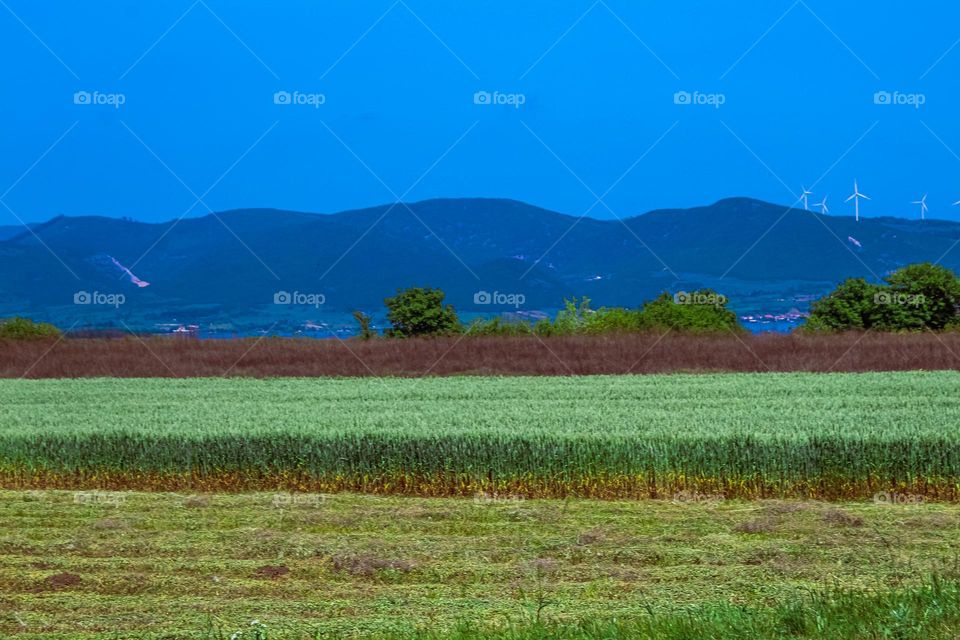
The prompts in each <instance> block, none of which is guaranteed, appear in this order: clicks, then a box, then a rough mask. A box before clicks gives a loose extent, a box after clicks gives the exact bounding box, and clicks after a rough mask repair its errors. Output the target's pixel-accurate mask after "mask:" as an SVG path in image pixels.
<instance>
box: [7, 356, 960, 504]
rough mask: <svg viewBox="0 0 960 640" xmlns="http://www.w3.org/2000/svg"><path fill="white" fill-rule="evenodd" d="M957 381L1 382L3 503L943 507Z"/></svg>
mask: <svg viewBox="0 0 960 640" xmlns="http://www.w3.org/2000/svg"><path fill="white" fill-rule="evenodd" d="M958 384H960V373H957V372H952V371H951V372H947V371H945V372H934V373H931V372H891V373H870V374H799V373H797V374H714V375H670V376H590V377H553V378H551V377H527V378H495V377H474V378H426V379H415V380H414V379H383V378H376V379H319V380H318V379H270V380H250V379H230V380H224V379H188V380H160V379H146V380H136V381H131V380H125V379H98V380H3V381H0V486H5V487H7V488H25V489H26V488H37V489H44V488H83V487H88V488H94V487H96V488H115V489H149V490H232V491H243V490H271V489H282V488H289V489H296V490H301V491H343V490H346V491H357V492H364V493H401V494H408V495H409V494H412V495H422V496H431V495H432V496H446V495H472V494H473V493H474V492H476V491H492V492H499V493H519V494H521V495H525V496H529V497H563V496H568V495H570V496H580V497H601V498H618V497H619V498H624V497H629V498H639V497H654V498H655V497H663V496H672V495H673V494H674V493H675V492H678V491H685V490H686V491H689V490H694V491H702V492H711V493H713V492H719V493H722V494H723V495H725V496H726V497H728V498H731V497H748V498H753V497H795V496H803V497H814V498H826V499H849V498H864V497H871V496H873V495H874V494H876V493H878V492H883V491H886V492H900V493H912V494H920V495H923V496H924V497H926V498H929V499H937V500H956V499H958V498H960V434H958V433H957V430H956V428H955V425H956V424H960V396H958V395H957V393H956V389H957V386H958ZM104 398H109V401H108V402H104Z"/></svg>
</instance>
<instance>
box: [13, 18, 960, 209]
mask: <svg viewBox="0 0 960 640" xmlns="http://www.w3.org/2000/svg"><path fill="white" fill-rule="evenodd" d="M958 18H960V6H958V5H957V4H956V2H950V1H948V0H931V1H927V2H918V3H906V2H902V1H900V2H894V1H890V0H887V1H883V0H881V1H876V2H866V1H862V2H852V1H850V2H842V3H838V2H828V1H825V0H803V1H801V2H794V1H793V0H738V1H736V2H733V1H731V2H713V1H707V0H703V1H697V2H692V1H686V0H675V1H673V2H634V1H630V0H603V1H600V2H594V1H593V0H569V1H564V0H560V1H558V0H532V1H525V2H521V3H518V2H508V1H506V0H504V1H499V0H498V1H483V2H471V1H467V0H464V1H463V2H449V1H445V2H440V1H432V0H431V1H427V0H403V1H400V2H396V3H395V2H394V0H369V1H364V0H343V1H337V2H329V1H322V0H309V1H306V0H303V1H293V2H284V1H281V2H252V1H243V0H240V1H237V0H234V1H230V2H227V1H224V0H200V1H198V2H194V0H167V1H165V2H133V1H128V2H121V1H116V0H98V1H97V2H72V1H66V0H52V1H49V2H34V1H31V0H2V1H0V48H2V53H3V59H4V60H5V61H6V63H5V64H4V65H2V67H0V74H2V85H3V87H4V99H3V100H2V101H0V120H2V122H3V126H2V127H0V136H2V145H0V147H2V149H3V153H2V154H0V195H2V197H0V200H2V202H3V203H5V204H6V205H7V207H9V208H10V209H12V210H13V212H15V213H16V215H14V213H11V212H10V211H9V210H8V209H7V208H6V207H4V206H2V205H0V224H13V223H16V222H17V219H18V217H19V218H21V219H23V220H26V221H35V220H42V219H46V218H48V217H50V216H52V215H56V214H68V215H79V214H102V215H109V216H132V217H134V218H138V219H142V220H152V221H157V220H164V219H171V218H176V217H179V216H181V215H183V213H184V212H185V211H187V210H188V209H190V208H191V206H193V205H194V204H195V203H196V200H197V196H201V197H202V199H203V202H204V203H205V205H204V204H196V206H194V208H193V209H192V211H191V213H190V215H201V214H204V213H206V212H207V208H206V207H207V206H209V207H210V208H212V209H213V210H216V211H219V210H224V209H231V208H239V207H276V208H284V209H297V210H305V211H318V212H333V211H338V210H342V209H348V208H356V207H363V206H368V205H373V204H379V203H383V202H388V201H393V200H394V199H395V198H396V197H399V196H403V197H404V199H407V200H419V199H425V198H432V197H461V196H488V197H507V198H516V199H520V200H524V201H527V202H531V203H534V204H537V205H540V206H544V207H547V208H551V209H555V210H559V211H563V212H567V213H571V214H576V215H579V214H582V213H584V212H585V211H587V210H590V214H591V215H596V216H597V217H610V215H611V214H610V212H609V211H608V210H607V209H606V206H609V207H610V209H612V210H613V211H614V212H616V214H617V215H618V216H621V217H624V216H629V215H634V214H637V213H642V212H644V211H647V210H650V209H655V208H663V207H688V206H696V205H700V204H706V203H710V202H713V201H715V200H718V199H720V198H724V197H728V196H752V197H756V198H761V199H765V200H770V201H774V202H781V203H789V202H792V201H793V200H795V199H796V197H797V196H798V195H799V191H800V187H801V185H803V184H806V185H807V186H810V185H811V184H813V183H817V184H816V186H814V187H813V188H812V191H813V192H814V194H813V196H812V200H811V202H814V201H819V199H820V198H821V197H822V196H823V195H825V194H828V195H829V201H828V203H829V205H830V211H831V213H834V214H848V213H851V211H852V210H851V207H850V205H845V204H843V199H844V198H845V197H846V196H847V195H848V194H849V193H850V191H851V187H852V182H853V180H854V178H857V179H858V180H859V183H860V187H861V191H863V192H864V193H866V194H867V195H869V196H871V197H872V198H873V200H872V201H871V202H868V203H864V205H863V212H864V213H865V214H867V215H871V214H873V215H880V214H883V215H901V216H916V215H918V213H917V208H916V207H915V206H911V205H910V204H909V202H910V201H911V200H915V199H917V198H919V197H920V196H921V195H922V194H923V193H929V197H928V204H929V205H930V213H929V215H930V216H932V217H952V218H954V219H960V207H953V206H951V204H952V203H953V202H954V201H957V200H960V158H958V157H957V155H958V154H960V118H957V115H956V114H957V113H958V107H960V83H958V82H957V78H958V77H960V45H957V41H958V39H960V19H958ZM954 45H957V46H956V48H952V47H954ZM82 91H86V92H89V93H90V94H91V101H93V100H95V99H97V98H96V97H94V96H95V94H94V92H99V93H100V96H99V99H100V100H106V101H110V100H114V98H111V97H110V96H109V94H121V96H122V97H121V98H119V99H121V100H123V101H124V104H122V105H120V106H119V108H115V107H114V106H112V105H110V104H75V100H74V94H76V93H77V92H82ZM278 91H287V92H289V93H290V94H291V96H293V94H294V92H300V99H301V100H304V101H307V102H309V101H311V100H314V99H313V98H311V97H310V94H322V96H323V100H324V103H323V104H322V105H319V106H318V107H315V106H314V105H311V104H275V101H274V94H275V93H276V92H278ZM478 91H488V92H490V93H491V94H492V93H493V92H495V91H498V92H500V93H501V94H522V97H521V98H519V100H520V101H522V102H523V104H521V105H519V106H513V105H510V104H503V105H498V104H475V100H474V94H475V93H476V92H478ZM678 91H686V92H689V93H690V94H691V96H693V94H694V92H699V94H700V96H699V97H700V99H701V100H704V101H708V102H710V101H712V102H717V101H723V104H722V105H720V106H719V107H718V108H716V107H715V106H713V105H711V104H699V105H698V104H675V101H674V94H675V93H676V92H678ZM878 91H887V92H889V93H890V94H891V96H894V95H898V97H899V99H900V100H903V101H906V102H917V101H922V102H923V104H922V105H919V108H917V107H916V106H913V105H911V104H900V105H898V104H876V103H875V100H874V94H875V93H876V92H878ZM895 92H899V94H895ZM706 94H721V96H720V97H710V96H707V97H705V95H706ZM915 94H919V98H917V97H916V95H915ZM304 95H306V96H307V97H304ZM80 99H81V101H82V100H83V98H82V97H81V98H80ZM504 99H506V98H504ZM318 100H319V99H316V100H314V101H318ZM951 149H952V151H951ZM954 152H956V153H954ZM44 154H45V155H44ZM631 166H632V167H633V168H632V170H630V171H629V172H628V173H626V174H625V172H626V171H627V170H628V169H629V168H630V167H631ZM624 174H625V175H624ZM781 181H782V182H781ZM11 186H12V188H9V187H11ZM611 187H612V188H611ZM608 190H609V192H608ZM191 192H192V193H191ZM791 192H792V193H791ZM596 196H603V201H604V202H605V204H606V206H605V205H604V204H598V205H595V202H596ZM591 207H593V208H592V209H591Z"/></svg>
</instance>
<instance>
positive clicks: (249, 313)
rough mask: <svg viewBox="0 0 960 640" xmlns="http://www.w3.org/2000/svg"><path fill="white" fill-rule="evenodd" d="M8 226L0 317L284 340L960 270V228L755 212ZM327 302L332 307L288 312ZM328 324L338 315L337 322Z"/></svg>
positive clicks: (387, 215) (525, 211) (76, 220)
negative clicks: (290, 332) (907, 270)
mask: <svg viewBox="0 0 960 640" xmlns="http://www.w3.org/2000/svg"><path fill="white" fill-rule="evenodd" d="M20 231H21V232H20V233H13V231H12V230H11V229H10V228H3V229H0V232H2V233H0V270H2V273H4V278H3V280H2V282H0V308H2V310H3V312H4V313H5V314H9V313H13V312H18V313H26V314H30V315H33V316H34V317H38V318H45V319H55V320H57V321H59V322H60V323H61V324H63V323H67V324H68V325H69V324H71V323H73V322H77V323H78V324H79V326H94V325H98V326H99V325H106V326H118V321H119V320H123V322H124V323H125V324H129V325H132V326H137V327H138V328H142V327H147V326H150V325H151V324H154V323H162V322H220V323H227V324H230V323H235V322H237V320H238V319H239V318H242V319H243V321H244V324H245V325H246V326H258V325H264V326H263V328H267V327H268V326H270V324H271V323H272V322H275V321H276V318H277V317H278V314H279V315H280V316H285V315H290V314H293V315H295V316H297V317H299V318H303V319H308V320H314V321H321V322H322V321H323V320H324V314H327V315H328V316H329V314H334V315H335V314H337V313H338V312H349V311H350V310H352V309H355V308H361V309H366V310H369V311H379V310H380V309H381V307H382V300H383V298H384V297H385V296H388V295H391V294H392V293H393V292H394V291H395V290H396V289H397V288H398V287H406V286H411V285H430V286H436V287H441V288H443V289H444V290H446V291H447V292H448V296H449V299H450V301H451V302H452V303H453V304H455V305H456V306H457V308H458V309H460V310H461V311H462V312H466V313H470V312H478V313H480V312H483V313H489V312H502V311H510V310H514V308H513V307H502V306H499V307H498V306H496V305H476V304H474V294H475V293H476V292H477V291H490V292H493V291H499V292H508V293H521V294H523V295H524V296H525V303H524V305H523V309H526V310H537V309H553V308H557V307H558V306H560V305H561V304H562V301H563V299H564V297H570V296H574V295H576V296H582V295H587V296H590V297H591V298H592V299H593V300H594V304H595V305H603V304H606V305H626V306H636V305H638V304H640V303H641V302H642V301H643V300H645V299H649V298H651V297H653V296H655V295H656V294H658V293H659V292H661V291H664V290H671V291H676V290H678V289H692V288H696V287H698V286H712V287H714V288H717V289H719V290H722V291H724V292H726V293H728V294H729V295H730V297H731V299H732V302H733V305H734V308H736V309H738V310H739V311H743V312H745V311H753V310H756V309H760V310H764V309H768V308H772V307H777V308H781V309H783V310H786V309H790V308H793V307H802V306H803V305H804V304H805V303H806V301H807V300H808V299H809V297H810V296H814V295H819V294H821V293H823V292H824V291H826V290H827V289H829V287H831V286H832V285H833V284H835V283H836V282H838V281H840V280H842V279H844V278H846V277H855V276H862V277H866V278H868V279H876V276H882V275H884V274H885V273H887V272H889V271H890V270H892V269H895V268H897V267H898V266H901V265H903V264H907V263H910V262H917V261H922V260H930V261H936V260H938V259H940V258H941V256H943V255H944V254H946V256H945V257H944V258H943V259H942V263H943V264H944V265H945V266H948V267H950V268H954V269H960V251H957V252H948V251H949V250H950V249H951V247H952V246H953V245H954V244H955V243H957V242H958V241H960V223H954V222H945V221H936V220H927V221H924V222H921V221H919V220H903V219H896V218H872V219H864V220H861V221H860V222H854V220H853V219H852V218H847V217H833V216H823V215H820V214H816V213H812V212H808V211H803V210H798V209H789V210H787V209H785V208H784V207H782V206H779V205H774V204H770V203H765V202H761V201H757V200H751V199H747V198H732V199H726V200H721V201H719V202H717V203H715V204H713V205H710V206H704V207H697V208H693V209H677V210H659V211H652V212H649V213H646V214H642V215H638V216H635V217H631V218H627V219H624V220H623V221H622V222H621V221H618V220H612V221H601V220H595V219H592V218H582V219H579V220H578V219H577V218H576V217H572V216H569V215H565V214H561V213H556V212H553V211H548V210H545V209H540V208H537V207H534V206H531V205H527V204H524V203H521V202H516V201H511V200H497V199H458V200H428V201H423V202H417V203H412V204H409V205H384V206H378V207H373V208H369V209H360V210H354V211H345V212H342V213H335V214H311V213H300V212H293V211H280V210H272V209H251V210H234V211H226V212H222V213H219V214H217V215H216V216H214V215H208V216H205V217H202V218H192V219H184V220H181V221H170V222H166V223H162V224H146V223H141V222H135V221H130V220H118V219H113V218H103V217H63V216H61V217H57V218H54V219H52V220H50V221H48V222H46V223H43V224H38V225H34V226H33V233H30V232H29V231H25V230H23V229H21V230H20ZM78 291H87V292H91V293H92V292H95V291H96V292H100V293H105V294H122V295H123V297H124V299H123V304H122V306H120V307H119V308H115V307H110V306H107V305H96V304H93V305H76V304H74V303H73V301H74V294H75V293H76V292H78ZM278 291H288V292H294V291H298V292H303V293H318V294H323V296H324V297H325V304H324V305H323V306H322V308H315V307H306V308H299V307H298V306H297V305H274V304H273V300H274V294H275V293H276V292H278ZM329 317H332V316H329Z"/></svg>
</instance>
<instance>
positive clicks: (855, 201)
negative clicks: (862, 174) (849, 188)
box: [844, 180, 870, 222]
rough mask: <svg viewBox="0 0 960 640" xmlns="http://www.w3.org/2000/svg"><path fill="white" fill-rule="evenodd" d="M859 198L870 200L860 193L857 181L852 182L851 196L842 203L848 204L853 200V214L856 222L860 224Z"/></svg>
mask: <svg viewBox="0 0 960 640" xmlns="http://www.w3.org/2000/svg"><path fill="white" fill-rule="evenodd" d="M860 198H864V199H866V200H869V199H870V197H869V196H865V195H863V194H862V193H860V189H859V188H858V187H857V181H856V180H854V181H853V195H852V196H850V197H849V198H847V199H846V200H844V202H850V201H851V200H853V210H854V212H855V215H856V220H857V222H860Z"/></svg>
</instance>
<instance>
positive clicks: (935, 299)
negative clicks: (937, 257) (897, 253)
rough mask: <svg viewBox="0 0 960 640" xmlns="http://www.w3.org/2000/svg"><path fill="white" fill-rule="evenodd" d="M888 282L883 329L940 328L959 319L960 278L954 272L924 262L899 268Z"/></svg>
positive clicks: (935, 329) (937, 329)
mask: <svg viewBox="0 0 960 640" xmlns="http://www.w3.org/2000/svg"><path fill="white" fill-rule="evenodd" d="M886 281H887V284H888V285H889V286H888V287H887V293H888V300H887V303H886V304H885V305H883V310H884V311H885V312H886V315H885V316H884V317H885V319H886V320H887V322H886V323H885V324H886V326H885V327H884V328H889V329H892V330H903V329H907V330H922V329H924V328H927V329H932V330H934V331H940V330H942V329H945V328H947V327H948V326H950V325H952V324H955V323H956V322H957V305H958V304H960V280H958V279H957V276H956V274H954V273H953V271H950V270H949V269H947V268H945V267H941V266H939V265H935V264H930V263H929V262H923V263H920V264H911V265H908V266H906V267H903V268H902V269H898V270H897V271H895V272H894V273H893V274H891V275H890V276H889V277H887V278H886Z"/></svg>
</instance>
